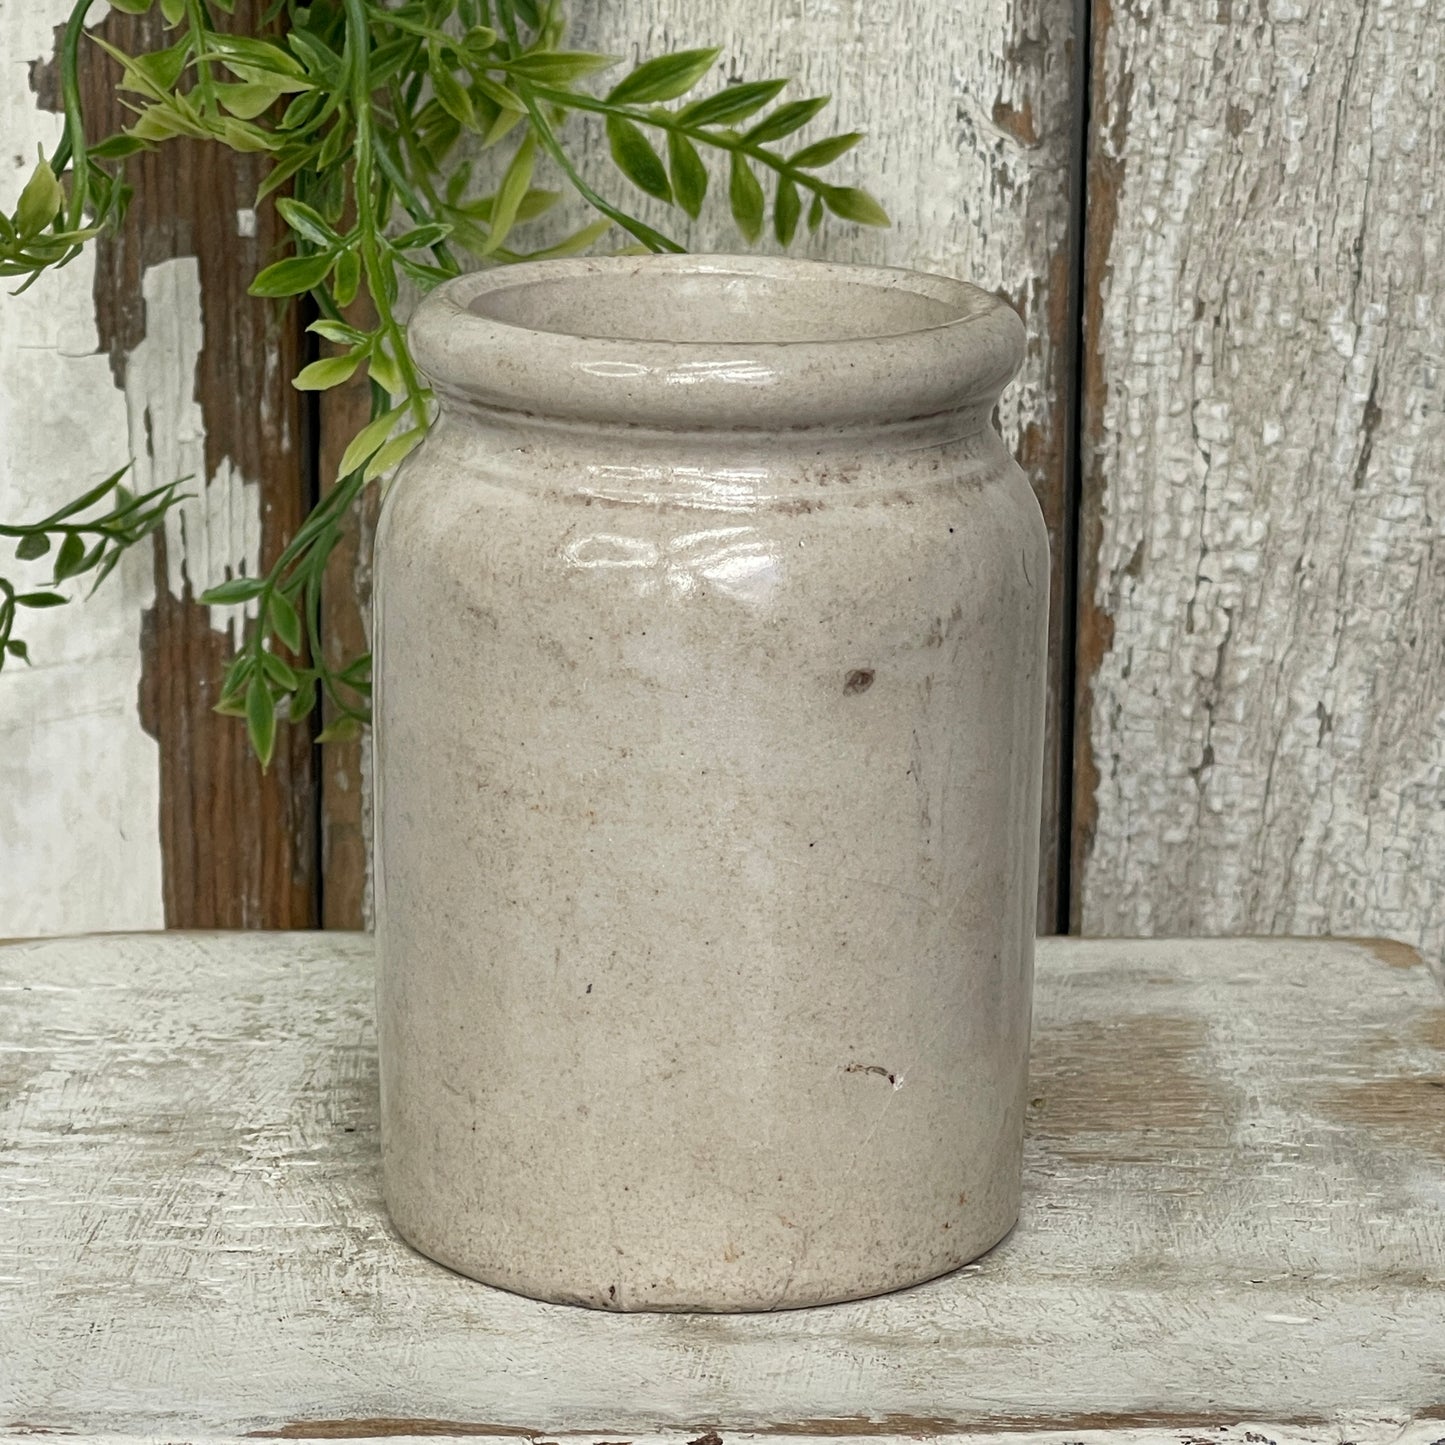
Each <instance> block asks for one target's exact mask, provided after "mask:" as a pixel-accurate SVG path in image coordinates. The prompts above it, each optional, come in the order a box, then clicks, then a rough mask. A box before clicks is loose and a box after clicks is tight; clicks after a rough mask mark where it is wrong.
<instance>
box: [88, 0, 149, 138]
mask: <svg viewBox="0 0 1445 1445" xmlns="http://www.w3.org/2000/svg"><path fill="white" fill-rule="evenodd" d="M110 4H111V9H113V10H119V11H120V13H121V14H122V15H144V14H145V13H146V11H147V10H149V9H150V8H151V4H152V0H110ZM91 154H92V155H94V151H92V152H91Z"/></svg>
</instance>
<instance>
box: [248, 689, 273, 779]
mask: <svg viewBox="0 0 1445 1445" xmlns="http://www.w3.org/2000/svg"><path fill="white" fill-rule="evenodd" d="M246 731H247V733H249V734H250V737H251V750H252V751H253V752H254V753H255V754H256V756H257V757H258V758H259V759H260V760H261V767H262V769H263V770H264V769H266V768H268V767H270V765H271V754H272V751H273V750H274V749H275V746H276V702H275V699H274V698H272V696H271V689H270V687H269V686H267V683H266V679H265V677H264V676H263V675H262V674H261V673H259V672H256V673H253V674H252V675H251V681H250V682H249V683H248V684H247V687H246Z"/></svg>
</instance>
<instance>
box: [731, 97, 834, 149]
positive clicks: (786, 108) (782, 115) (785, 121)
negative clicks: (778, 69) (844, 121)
mask: <svg viewBox="0 0 1445 1445" xmlns="http://www.w3.org/2000/svg"><path fill="white" fill-rule="evenodd" d="M829 99H830V97H829V96H826V95H815V96H812V97H811V98H809V99H808V100H792V101H789V102H788V104H787V105H780V106H779V107H778V108H777V109H776V110H775V111H774V112H773V113H772V114H771V115H768V116H764V117H763V119H762V120H760V121H759V122H758V123H757V124H756V125H755V126H754V127H753V128H752V129H751V130H750V131H748V132H747V133H746V134H745V135H744V136H743V139H744V140H745V141H752V142H754V143H757V142H761V141H769V140H781V139H782V137H783V136H785V135H792V133H793V132H794V131H795V130H802V128H803V127H804V126H805V125H807V123H808V122H809V121H810V120H812V118H813V117H814V116H815V115H817V113H818V112H819V111H820V110H822V109H823V108H824V107H825V106H826V105H827V104H828V101H829Z"/></svg>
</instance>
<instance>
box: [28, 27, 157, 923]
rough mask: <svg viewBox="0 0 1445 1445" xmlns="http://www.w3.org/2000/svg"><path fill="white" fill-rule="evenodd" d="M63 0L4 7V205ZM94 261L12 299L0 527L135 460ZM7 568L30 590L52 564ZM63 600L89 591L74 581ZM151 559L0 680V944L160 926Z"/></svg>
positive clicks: (125, 568) (113, 582) (142, 554)
mask: <svg viewBox="0 0 1445 1445" xmlns="http://www.w3.org/2000/svg"><path fill="white" fill-rule="evenodd" d="M69 9H70V5H69V3H68V0H24V3H23V4H20V3H14V4H11V3H5V0H0V137H3V151H0V205H3V206H4V207H5V208H6V209H7V210H9V209H10V208H11V207H13V206H14V204H15V198H16V196H17V195H18V193H19V190H20V187H21V186H22V185H23V184H24V182H25V180H26V178H27V176H28V174H29V172H30V169H31V167H32V166H33V165H34V163H35V148H36V145H37V144H43V145H44V146H45V147H46V148H47V150H48V149H49V148H50V147H51V146H53V145H54V144H55V141H56V140H57V139H58V137H59V135H60V119H59V117H58V116H55V115H51V114H48V113H46V112H43V111H40V110H38V109H37V108H36V105H35V96H34V95H33V93H32V92H31V90H30V83H29V73H28V71H29V61H30V60H31V59H32V58H35V57H42V56H48V55H49V54H50V52H51V49H52V47H53V41H54V27H55V25H56V24H58V23H60V22H61V21H63V20H64V19H65V17H66V14H67V13H68V11H69ZM93 274H94V273H93V263H92V259H91V257H90V256H89V255H88V254H87V255H84V256H82V257H81V258H80V259H78V260H76V261H74V262H72V263H71V264H70V265H69V266H68V267H66V268H65V269H64V270H63V271H61V272H59V273H57V274H54V275H51V276H47V277H45V278H44V279H42V280H41V281H40V282H39V283H37V284H36V285H35V286H33V287H32V288H31V289H30V290H29V291H28V292H26V293H25V294H24V295H23V296H12V295H10V294H8V283H7V291H6V292H4V293H0V516H3V517H4V518H5V519H6V520H7V521H8V520H17V521H18V520H26V519H33V518H36V517H40V516H44V515H45V514H46V513H48V512H51V511H53V510H54V509H55V508H56V507H58V506H60V505H61V504H62V503H63V502H65V501H67V500H69V499H70V498H71V497H73V496H75V495H76V494H77V493H78V492H80V491H82V490H84V488H86V487H88V486H91V485H93V484H94V483H95V482H97V481H99V480H101V479H102V478H103V477H105V476H107V475H109V474H110V473H111V472H112V471H114V470H115V469H116V468H117V467H118V466H120V465H121V464H122V463H123V462H124V461H125V460H126V458H127V457H128V456H129V454H130V441H129V438H128V432H127V425H126V407H125V402H124V399H123V398H122V396H121V395H120V393H119V392H118V391H117V390H116V388H115V385H114V382H113V380H112V377H111V372H110V363H109V360H108V358H107V357H106V356H105V355H103V354H101V353H100V352H99V350H98V347H99V337H98V334H97V331H96V324H95V311H94V306H93V303H92V300H91V284H92V279H93ZM0 552H3V558H0V567H3V568H4V570H5V572H6V574H7V575H9V576H11V577H14V578H16V579H17V580H23V581H24V582H25V583H26V584H27V586H31V587H39V586H43V585H45V583H47V582H48V580H49V577H50V568H49V567H48V566H47V565H46V561H45V560H44V559H43V560H41V561H38V562H31V563H16V562H13V552H12V549H11V546H10V544H8V543H7V544H4V545H3V548H0ZM62 590H65V591H67V592H72V593H75V594H76V595H81V594H82V591H83V589H81V588H78V587H75V586H73V585H72V586H71V587H67V588H64V589H62ZM153 600H154V586H153V582H152V561H151V556H150V552H149V549H148V548H138V549H136V551H135V552H134V553H133V554H132V555H131V556H129V557H127V558H126V559H125V561H124V562H122V564H121V565H120V566H119V567H118V568H117V569H116V571H115V572H114V573H112V575H111V577H110V578H109V580H108V581H107V582H106V584H105V586H104V587H103V588H102V589H101V591H100V592H98V593H97V594H96V596H95V597H94V598H91V599H89V600H87V601H84V602H78V603H75V604H72V605H71V606H69V607H66V608H57V609H55V610H53V611H48V612H29V613H26V614H24V621H23V629H24V633H23V635H24V636H25V637H26V639H27V640H28V641H29V643H30V651H31V656H32V658H33V659H34V662H35V665H34V667H33V668H26V667H25V666H23V665H21V664H18V663H13V662H12V664H11V665H9V666H7V667H6V669H5V671H4V672H3V673H0V935H25V934H45V933H58V932H81V931H86V930H95V929H116V928H152V927H158V926H159V925H160V924H161V923H162V921H163V912H162V902H161V848H160V833H159V821H158V814H159V809H160V781H159V779H160V774H159V761H158V758H157V749H156V744H155V742H154V740H153V739H152V738H150V737H148V736H147V735H146V733H145V732H144V730H143V729H142V728H141V724H140V718H139V715H138V692H139V687H140V679H141V656H140V629H141V614H142V612H143V610H144V609H145V608H146V607H147V606H149V605H150V604H151V602H152V601H153Z"/></svg>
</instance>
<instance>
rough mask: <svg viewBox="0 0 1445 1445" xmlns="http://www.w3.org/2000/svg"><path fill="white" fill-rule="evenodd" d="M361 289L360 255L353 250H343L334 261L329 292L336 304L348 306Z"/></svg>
mask: <svg viewBox="0 0 1445 1445" xmlns="http://www.w3.org/2000/svg"><path fill="white" fill-rule="evenodd" d="M359 290H361V257H360V256H358V255H357V254H356V252H355V251H343V252H342V253H341V255H340V256H339V257H338V258H337V261H336V275H335V276H334V277H333V278H332V282H331V294H332V295H333V296H334V297H335V298H336V304H337V305H338V306H350V305H351V303H352V302H353V301H355V300H356V293H357V292H358V291H359Z"/></svg>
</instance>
